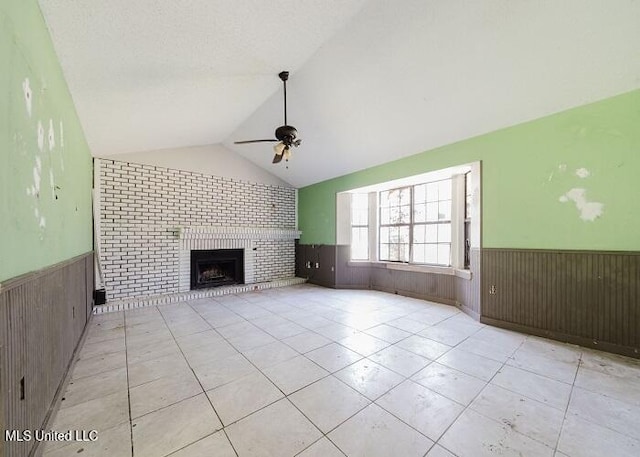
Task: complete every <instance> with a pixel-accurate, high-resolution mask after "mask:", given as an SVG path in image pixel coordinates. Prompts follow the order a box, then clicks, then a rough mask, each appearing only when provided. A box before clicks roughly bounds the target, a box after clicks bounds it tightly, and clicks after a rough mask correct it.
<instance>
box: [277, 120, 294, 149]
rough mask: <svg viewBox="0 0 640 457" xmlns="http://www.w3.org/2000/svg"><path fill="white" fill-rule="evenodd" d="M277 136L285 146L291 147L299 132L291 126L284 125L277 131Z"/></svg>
mask: <svg viewBox="0 0 640 457" xmlns="http://www.w3.org/2000/svg"><path fill="white" fill-rule="evenodd" d="M275 135H276V138H277V139H278V140H280V141H282V142H283V143H284V144H285V145H287V146H291V145H292V144H293V142H294V141H295V139H296V137H297V136H298V131H297V130H296V129H295V128H294V127H292V126H290V125H282V126H280V127H278V128H277V129H276V134H275Z"/></svg>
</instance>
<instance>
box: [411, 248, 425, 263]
mask: <svg viewBox="0 0 640 457" xmlns="http://www.w3.org/2000/svg"><path fill="white" fill-rule="evenodd" d="M413 261H414V262H416V263H424V244H414V245H413Z"/></svg>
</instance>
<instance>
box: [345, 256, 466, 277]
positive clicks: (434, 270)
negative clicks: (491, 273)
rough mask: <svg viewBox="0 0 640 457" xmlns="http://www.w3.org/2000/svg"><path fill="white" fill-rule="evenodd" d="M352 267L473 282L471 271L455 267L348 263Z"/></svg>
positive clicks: (380, 262)
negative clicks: (405, 272) (447, 277)
mask: <svg viewBox="0 0 640 457" xmlns="http://www.w3.org/2000/svg"><path fill="white" fill-rule="evenodd" d="M348 265H349V266H350V267H372V268H382V269H385V270H398V271H413V272H416V273H431V274H438V275H449V276H456V277H458V278H462V279H467V280H471V278H472V273H471V271H469V270H461V269H458V268H453V267H438V266H435V265H416V264H407V263H395V262H383V261H375V262H371V261H368V260H350V261H349V262H348Z"/></svg>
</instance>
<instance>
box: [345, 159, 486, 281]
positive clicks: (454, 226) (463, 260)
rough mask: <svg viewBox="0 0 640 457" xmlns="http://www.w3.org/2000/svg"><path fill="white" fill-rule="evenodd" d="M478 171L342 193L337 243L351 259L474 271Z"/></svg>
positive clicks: (439, 173)
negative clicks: (472, 253) (471, 265)
mask: <svg viewBox="0 0 640 457" xmlns="http://www.w3.org/2000/svg"><path fill="white" fill-rule="evenodd" d="M479 173H480V167H479V162H474V163H470V164H464V165H458V166H455V167H451V168H446V169H442V170H435V171H431V172H427V173H423V174H420V175H415V176H408V177H405V178H399V179H396V180H394V181H388V182H382V183H377V184H372V185H369V186H366V187H361V188H359V189H353V190H350V191H345V192H343V193H339V194H338V196H337V218H336V222H337V224H336V229H337V232H336V233H337V237H336V239H337V241H338V240H340V242H339V244H346V243H351V260H368V261H370V262H376V261H381V262H397V263H407V264H415V265H434V266H444V267H453V268H458V269H462V268H469V263H470V262H469V253H470V246H471V238H472V236H471V234H472V233H473V234H476V235H475V236H477V237H476V238H474V239H479V224H480V218H479V212H478V210H479V208H476V207H475V206H474V205H477V202H475V201H474V198H476V194H475V193H474V192H475V190H474V189H478V185H477V182H478V181H476V180H479V179H480V178H479ZM472 179H473V184H474V185H475V187H472ZM478 192H479V189H478ZM472 210H473V211H472ZM472 214H473V215H474V216H473V219H472ZM347 216H349V217H347ZM349 239H350V240H349ZM392 268H400V269H402V268H403V267H400V266H399V267H392Z"/></svg>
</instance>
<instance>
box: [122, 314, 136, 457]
mask: <svg viewBox="0 0 640 457" xmlns="http://www.w3.org/2000/svg"><path fill="white" fill-rule="evenodd" d="M122 323H123V324H124V361H125V366H126V367H127V405H128V406H129V436H130V438H131V455H132V456H133V455H134V451H133V415H132V414H131V388H130V386H129V347H128V346H127V313H126V312H123V313H122Z"/></svg>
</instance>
